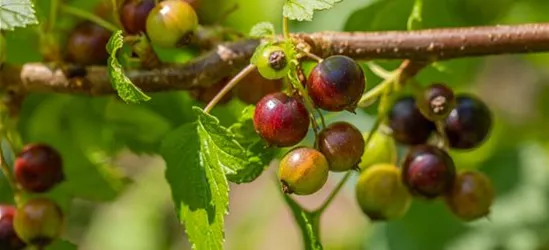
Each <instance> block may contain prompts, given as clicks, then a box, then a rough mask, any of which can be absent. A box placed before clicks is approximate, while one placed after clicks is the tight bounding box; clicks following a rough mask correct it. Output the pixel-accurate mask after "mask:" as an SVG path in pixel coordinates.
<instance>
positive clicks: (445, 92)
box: [416, 83, 456, 121]
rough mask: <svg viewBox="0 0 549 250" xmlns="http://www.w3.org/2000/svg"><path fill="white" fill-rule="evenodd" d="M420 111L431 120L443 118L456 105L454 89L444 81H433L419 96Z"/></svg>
mask: <svg viewBox="0 0 549 250" xmlns="http://www.w3.org/2000/svg"><path fill="white" fill-rule="evenodd" d="M416 102H417V103H416V104H417V106H418V107H419V111H420V112H421V113H422V114H423V116H425V117H426V118H427V119H429V120H431V121H440V120H443V119H444V118H446V117H447V116H448V114H450V111H452V109H453V108H454V106H455V103H456V99H455V96H454V91H453V90H452V89H451V88H450V87H448V86H447V85H446V84H443V83H433V84H431V85H429V86H428V87H427V88H425V90H424V91H423V92H422V95H421V96H419V97H418V98H417V101H416Z"/></svg>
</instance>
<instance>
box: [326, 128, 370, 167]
mask: <svg viewBox="0 0 549 250" xmlns="http://www.w3.org/2000/svg"><path fill="white" fill-rule="evenodd" d="M317 146H318V149H319V150H320V152H322V154H324V156H325V157H326V159H328V163H329V166H330V170H332V171H334V172H342V171H347V170H351V169H352V168H354V167H358V163H359V162H360V160H361V158H362V154H363V153H364V139H363V137H362V133H361V132H360V130H358V129H357V128H356V127H355V126H353V125H352V124H350V123H348V122H336V123H332V124H330V125H329V126H328V127H326V128H325V129H323V130H322V131H321V132H320V133H319V134H318V138H317Z"/></svg>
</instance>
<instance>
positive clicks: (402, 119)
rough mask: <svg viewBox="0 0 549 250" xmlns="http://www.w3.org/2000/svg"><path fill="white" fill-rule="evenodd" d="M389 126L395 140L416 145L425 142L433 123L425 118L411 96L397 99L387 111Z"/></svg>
mask: <svg viewBox="0 0 549 250" xmlns="http://www.w3.org/2000/svg"><path fill="white" fill-rule="evenodd" d="M389 126H390V127H391V129H392V130H393V137H394V138H395V140H396V141H397V142H400V143H402V144H405V145H418V144H423V143H425V142H427V140H428V139H429V136H430V135H431V133H432V132H433V131H435V124H434V123H433V122H431V121H429V120H427V118H425V117H424V116H423V115H422V114H421V112H420V111H419V109H418V107H417V106H416V102H415V100H414V98H413V97H411V96H404V97H401V98H399V99H397V100H396V101H395V103H394V105H393V107H392V108H391V110H390V111H389Z"/></svg>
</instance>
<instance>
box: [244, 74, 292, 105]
mask: <svg viewBox="0 0 549 250" xmlns="http://www.w3.org/2000/svg"><path fill="white" fill-rule="evenodd" d="M282 87H283V84H282V80H280V79H279V80H268V79H265V78H263V77H262V76H261V75H260V74H259V71H257V70H254V71H252V72H251V73H250V74H248V75H247V76H246V77H244V79H242V81H241V82H240V83H239V84H238V85H236V87H235V88H234V93H235V95H236V97H238V99H240V100H241V101H243V102H244V103H247V104H256V103H257V102H259V100H261V98H263V97H264V96H266V95H268V94H272V93H275V92H279V91H281V90H282Z"/></svg>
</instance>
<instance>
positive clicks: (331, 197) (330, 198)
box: [313, 171, 353, 215]
mask: <svg viewBox="0 0 549 250" xmlns="http://www.w3.org/2000/svg"><path fill="white" fill-rule="evenodd" d="M352 173H353V172H352V171H348V172H347V173H346V174H345V176H343V179H341V181H339V183H338V184H337V186H336V187H335V188H334V190H332V192H331V193H330V195H329V196H328V198H327V199H326V200H325V201H324V203H322V205H321V206H320V207H319V208H318V209H317V210H315V211H314V212H313V213H315V214H318V215H320V214H322V213H324V211H326V208H328V206H329V205H330V204H331V203H332V201H333V200H334V198H335V197H336V196H337V194H338V193H339V191H340V190H341V188H343V186H344V185H345V183H346V182H347V180H349V177H351V174H352Z"/></svg>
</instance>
